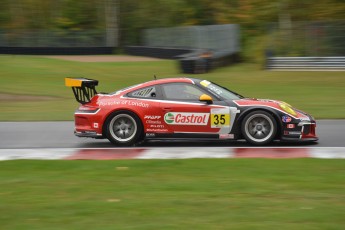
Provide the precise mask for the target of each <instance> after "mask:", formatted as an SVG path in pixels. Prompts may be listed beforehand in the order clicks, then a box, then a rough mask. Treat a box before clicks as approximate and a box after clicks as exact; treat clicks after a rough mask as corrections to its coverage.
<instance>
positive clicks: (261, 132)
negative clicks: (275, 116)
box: [245, 114, 274, 142]
mask: <svg viewBox="0 0 345 230" xmlns="http://www.w3.org/2000/svg"><path fill="white" fill-rule="evenodd" d="M245 132H246V135H247V136H248V138H250V139H251V140H252V141H255V142H264V141H266V140H268V139H269V138H271V137H272V134H273V132H274V124H273V122H272V119H271V118H269V117H268V116H266V115H264V114H254V115H252V116H251V117H249V118H248V119H247V121H246V123H245Z"/></svg>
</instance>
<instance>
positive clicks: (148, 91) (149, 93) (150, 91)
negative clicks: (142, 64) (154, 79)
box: [128, 86, 157, 98]
mask: <svg viewBox="0 0 345 230" xmlns="http://www.w3.org/2000/svg"><path fill="white" fill-rule="evenodd" d="M128 96H129V97H139V98H155V97H156V96H157V93H156V87H154V86H150V87H147V88H143V89H138V90H136V91H134V92H131V93H129V94H128Z"/></svg>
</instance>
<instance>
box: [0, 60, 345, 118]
mask: <svg viewBox="0 0 345 230" xmlns="http://www.w3.org/2000/svg"><path fill="white" fill-rule="evenodd" d="M153 75H157V76H158V77H159V78H163V77H176V76H186V74H181V73H179V69H178V63H177V62H176V61H169V60H168V61H159V62H117V63H82V62H72V61H63V60H54V59H49V58H43V57H39V56H20V55H0V80H1V87H0V94H16V95H18V94H19V95H22V96H23V97H22V98H19V99H18V98H17V99H14V100H3V99H2V100H1V97H0V106H1V107H2V111H1V113H0V120H2V121H12V120H13V121H16V120H72V119H73V112H74V110H75V108H76V107H77V103H76V102H75V100H74V98H73V95H72V91H71V89H69V88H67V87H65V86H64V78H65V77H87V78H94V79H98V80H99V81H100V84H99V86H98V90H99V91H100V92H112V91H115V90H117V89H120V88H123V87H126V86H129V85H132V84H136V83H141V82H144V81H147V80H151V79H153ZM188 76H190V77H197V78H202V79H208V80H211V81H215V82H217V83H219V84H221V85H224V86H226V87H228V88H230V89H232V90H234V91H236V92H238V93H240V94H242V95H245V96H247V97H256V98H270V99H277V100H283V101H286V102H288V103H290V104H292V105H293V106H295V107H296V108H299V109H301V110H304V111H306V112H308V113H311V114H312V115H314V116H315V117H316V118H318V119H320V118H345V100H344V98H345V73H344V72H274V71H264V70H259V69H258V68H257V66H255V65H251V64H239V65H236V66H233V67H225V68H220V69H217V70H215V71H212V72H211V73H208V74H198V75H188ZM30 95H34V96H39V97H36V98H33V99H32V98H31V99H30V97H29V98H28V99H26V100H25V99H24V98H25V97H28V96H30ZM47 96H49V97H53V98H49V100H44V99H45V97H47Z"/></svg>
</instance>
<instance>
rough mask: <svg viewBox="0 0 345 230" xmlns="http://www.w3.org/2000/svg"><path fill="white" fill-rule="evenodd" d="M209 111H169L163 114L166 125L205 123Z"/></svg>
mask: <svg viewBox="0 0 345 230" xmlns="http://www.w3.org/2000/svg"><path fill="white" fill-rule="evenodd" d="M209 116H210V114H209V113H183V112H181V113H178V112H169V113H166V114H165V115H164V121H165V123H167V124H168V125H207V123H208V118H209Z"/></svg>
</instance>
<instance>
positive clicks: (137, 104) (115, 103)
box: [97, 100, 149, 108]
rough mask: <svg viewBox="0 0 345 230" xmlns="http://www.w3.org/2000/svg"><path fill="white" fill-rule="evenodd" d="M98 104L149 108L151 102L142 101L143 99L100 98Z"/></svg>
mask: <svg viewBox="0 0 345 230" xmlns="http://www.w3.org/2000/svg"><path fill="white" fill-rule="evenodd" d="M97 104H98V105H99V106H111V105H130V106H136V107H141V108H149V104H147V103H144V102H141V101H136V100H135V101H131V100H128V101H117V100H116V101H112V100H100V101H97Z"/></svg>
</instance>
